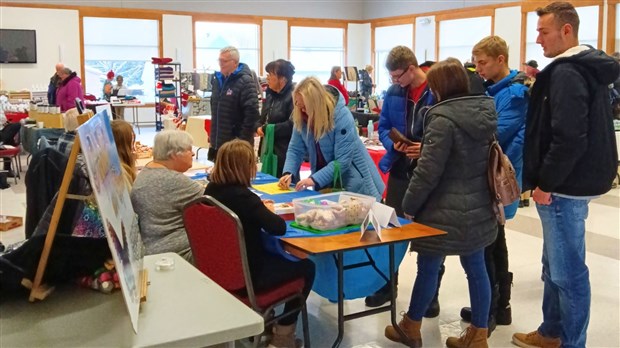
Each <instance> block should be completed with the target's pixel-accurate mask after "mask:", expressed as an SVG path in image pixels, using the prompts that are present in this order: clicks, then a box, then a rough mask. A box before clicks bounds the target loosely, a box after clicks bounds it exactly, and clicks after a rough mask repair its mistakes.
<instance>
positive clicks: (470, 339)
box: [446, 325, 489, 348]
mask: <svg viewBox="0 0 620 348" xmlns="http://www.w3.org/2000/svg"><path fill="white" fill-rule="evenodd" d="M487 331H488V329H487V328H484V329H481V328H478V327H475V326H473V325H469V326H468V327H467V329H466V330H465V332H463V333H462V334H461V337H448V339H447V340H446V346H447V347H448V348H465V347H468V348H488V347H489V345H488V344H487Z"/></svg>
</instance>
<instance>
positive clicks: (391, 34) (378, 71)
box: [374, 24, 422, 94]
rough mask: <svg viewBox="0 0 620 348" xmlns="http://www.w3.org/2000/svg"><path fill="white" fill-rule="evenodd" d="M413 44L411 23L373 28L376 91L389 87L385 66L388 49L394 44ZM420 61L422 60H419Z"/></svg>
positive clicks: (408, 45) (379, 92)
mask: <svg viewBox="0 0 620 348" xmlns="http://www.w3.org/2000/svg"><path fill="white" fill-rule="evenodd" d="M400 45H402V46H407V47H409V48H411V47H412V45H413V24H403V25H393V26H388V27H377V28H375V80H374V83H375V85H376V86H377V87H376V88H375V91H376V93H378V94H381V93H382V92H383V91H386V90H387V89H388V88H389V87H390V84H391V82H390V74H389V73H388V71H387V69H386V68H385V60H386V58H387V55H388V53H390V50H391V49H392V48H394V47H396V46H400ZM419 63H422V62H419Z"/></svg>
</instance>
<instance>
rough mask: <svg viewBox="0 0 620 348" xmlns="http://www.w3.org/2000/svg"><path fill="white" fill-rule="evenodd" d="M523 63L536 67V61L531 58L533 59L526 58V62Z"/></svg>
mask: <svg viewBox="0 0 620 348" xmlns="http://www.w3.org/2000/svg"><path fill="white" fill-rule="evenodd" d="M523 64H525V65H527V66H530V67H532V68H534V69H538V62H537V61H535V60H533V59H532V60H528V61H527V62H525V63H523Z"/></svg>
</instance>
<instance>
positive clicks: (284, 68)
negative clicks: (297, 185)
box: [256, 59, 295, 178]
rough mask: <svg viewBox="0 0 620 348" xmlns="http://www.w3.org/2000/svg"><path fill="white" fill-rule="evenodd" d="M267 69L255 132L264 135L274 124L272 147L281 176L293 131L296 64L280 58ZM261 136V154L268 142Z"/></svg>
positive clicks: (268, 65) (277, 174)
mask: <svg viewBox="0 0 620 348" xmlns="http://www.w3.org/2000/svg"><path fill="white" fill-rule="evenodd" d="M265 71H267V84H268V85H269V87H268V88H267V92H266V93H267V98H266V100H265V102H264V103H263V109H262V110H261V114H260V126H259V127H258V129H256V133H257V134H258V135H259V136H261V137H264V136H265V132H266V128H267V125H268V124H273V125H275V129H274V144H273V145H274V146H273V150H274V153H275V155H276V156H277V158H278V165H277V173H276V175H275V176H276V177H278V178H279V177H280V176H282V167H284V161H286V150H287V148H288V143H289V141H290V140H291V134H292V132H293V120H292V119H291V114H292V113H293V75H294V74H295V67H294V66H293V64H291V62H289V61H288V60H284V59H278V60H275V61H273V62H270V63H269V64H267V66H266V67H265ZM263 140H264V139H261V147H260V152H259V153H260V154H262V153H263V152H264V151H265V148H266V144H265V142H264V141H263Z"/></svg>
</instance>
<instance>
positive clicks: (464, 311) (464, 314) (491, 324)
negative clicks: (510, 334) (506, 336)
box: [461, 284, 499, 337]
mask: <svg viewBox="0 0 620 348" xmlns="http://www.w3.org/2000/svg"><path fill="white" fill-rule="evenodd" d="M497 301H499V286H498V285H497V284H495V286H494V287H493V288H492V289H491V307H489V321H488V322H487V325H488V326H487V328H488V334H489V336H487V337H491V334H492V333H493V331H495V327H496V326H497V323H496V320H497V319H496V318H495V313H496V311H497ZM461 319H463V321H465V322H468V323H471V307H463V308H461Z"/></svg>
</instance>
